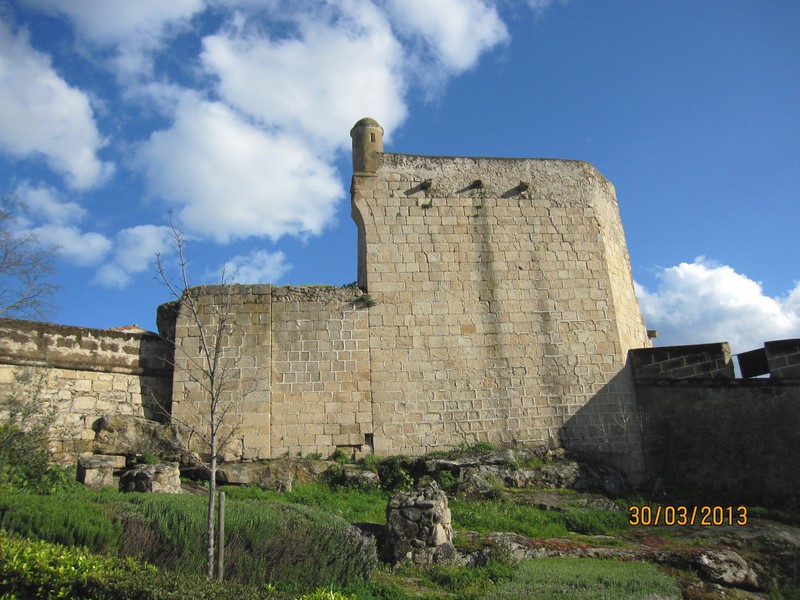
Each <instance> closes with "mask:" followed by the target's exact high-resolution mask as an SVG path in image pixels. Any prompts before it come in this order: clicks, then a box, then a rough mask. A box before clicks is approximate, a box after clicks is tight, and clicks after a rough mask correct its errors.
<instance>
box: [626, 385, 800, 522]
mask: <svg viewBox="0 0 800 600" xmlns="http://www.w3.org/2000/svg"><path fill="white" fill-rule="evenodd" d="M636 396H637V400H638V403H639V410H640V413H641V414H643V415H644V417H645V427H644V433H643V448H644V454H645V460H646V465H647V470H648V472H649V473H650V474H651V476H653V477H654V478H658V479H660V485H663V488H664V489H665V490H666V491H667V492H669V493H672V494H677V495H678V497H681V496H683V497H685V498H689V499H691V500H692V501H693V502H707V503H713V504H720V503H726V504H728V503H730V504H739V503H744V504H750V505H763V506H779V507H788V508H791V507H792V506H794V508H795V509H796V508H797V502H798V501H800V386H798V385H796V384H794V385H792V384H790V383H788V382H785V381H783V382H782V381H779V380H770V379H750V380H736V381H727V382H721V381H718V380H711V379H707V380H700V381H691V380H683V381H676V380H673V381H669V380H662V381H650V382H647V383H643V382H641V381H640V382H638V383H637V385H636Z"/></svg>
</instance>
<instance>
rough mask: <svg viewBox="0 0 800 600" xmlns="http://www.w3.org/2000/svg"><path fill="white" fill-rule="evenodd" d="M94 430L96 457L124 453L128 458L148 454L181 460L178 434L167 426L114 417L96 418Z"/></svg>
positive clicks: (135, 418) (147, 421) (154, 422)
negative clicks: (97, 455)
mask: <svg viewBox="0 0 800 600" xmlns="http://www.w3.org/2000/svg"><path fill="white" fill-rule="evenodd" d="M93 429H94V431H95V438H94V453H95V454H124V455H126V456H129V457H143V456H145V455H148V454H150V455H155V456H160V457H163V458H168V459H170V460H180V458H181V456H182V455H183V454H184V450H183V446H182V444H181V443H180V440H179V438H178V435H177V433H176V431H175V429H174V428H173V427H171V426H170V425H169V424H165V423H159V422H157V421H151V420H149V419H144V418H142V417H134V416H129V415H128V416H126V415H115V416H110V417H109V416H106V417H102V418H100V419H98V420H97V421H96V422H95V423H94V425H93Z"/></svg>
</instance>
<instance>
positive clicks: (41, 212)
mask: <svg viewBox="0 0 800 600" xmlns="http://www.w3.org/2000/svg"><path fill="white" fill-rule="evenodd" d="M16 193H17V194H18V195H19V197H20V199H21V200H22V203H23V205H24V206H25V207H26V209H27V210H28V211H29V212H30V213H33V215H35V216H38V217H40V218H41V219H43V220H45V221H46V222H48V223H59V224H60V223H72V222H77V221H80V220H81V219H83V217H85V216H86V209H84V208H83V207H82V206H81V205H80V204H78V203H77V202H63V201H62V200H61V199H60V198H59V193H58V191H56V190H55V189H54V188H52V187H49V186H47V185H43V184H39V185H33V184H31V183H30V182H27V181H25V182H23V183H22V184H20V185H19V186H17V189H16Z"/></svg>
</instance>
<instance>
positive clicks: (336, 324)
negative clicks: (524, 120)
mask: <svg viewBox="0 0 800 600" xmlns="http://www.w3.org/2000/svg"><path fill="white" fill-rule="evenodd" d="M382 134H383V130H382V129H381V128H380V126H379V125H378V124H377V123H375V122H374V121H372V120H369V119H365V120H362V121H360V122H359V123H358V124H357V125H356V127H354V129H353V131H352V136H353V161H354V165H353V166H354V176H353V183H352V208H353V218H354V220H355V222H356V224H357V227H358V233H359V242H358V243H359V263H358V284H359V286H360V288H361V289H362V290H365V291H366V292H367V293H368V298H369V302H366V301H364V300H363V299H362V300H361V301H359V300H358V294H360V293H361V292H359V291H358V290H352V289H350V290H348V289H340V288H335V289H328V290H324V289H317V290H316V291H315V292H314V293H313V294H312V291H313V290H314V288H272V287H270V286H244V287H242V288H241V289H239V290H237V292H236V308H235V312H236V323H237V326H238V327H237V330H236V332H235V333H234V338H235V339H234V340H232V342H231V344H230V352H231V354H230V356H236V357H239V360H240V366H241V369H242V371H241V374H240V376H239V377H238V379H239V382H240V386H241V390H240V393H241V395H242V398H243V401H244V407H243V409H242V411H241V413H240V415H239V416H238V417H237V418H240V419H241V422H240V423H239V422H237V425H238V427H239V431H240V432H241V435H240V437H239V443H238V446H236V447H233V448H231V456H230V458H233V457H238V456H242V457H244V458H248V459H255V458H272V457H278V456H282V455H285V454H286V453H289V454H291V455H295V454H296V453H301V454H307V453H309V452H319V453H321V454H323V455H325V454H328V453H330V452H331V451H332V450H333V449H334V448H336V447H342V446H345V447H347V448H349V449H352V450H354V451H356V452H363V451H370V450H373V451H374V452H375V453H376V454H380V455H387V454H397V453H410V454H418V453H422V452H427V451H431V450H435V449H444V448H451V447H453V446H457V445H459V444H461V443H465V442H466V443H470V444H471V443H474V442H477V441H490V442H512V441H518V442H528V443H549V444H552V445H557V444H561V443H566V444H571V445H573V446H575V445H582V446H587V447H588V446H592V447H596V446H597V443H596V440H595V439H594V437H595V436H594V433H593V432H594V429H595V427H596V425H597V424H598V423H599V422H602V421H603V419H608V418H610V417H611V415H613V414H614V413H615V412H616V411H618V410H620V406H625V407H628V408H630V409H631V410H635V409H634V407H633V402H634V398H633V387H632V380H631V377H630V374H629V372H628V370H627V368H626V366H625V357H626V353H627V351H628V349H629V348H638V347H646V346H649V340H648V338H647V335H646V331H645V328H644V323H643V321H642V317H641V313H640V311H639V306H638V302H637V300H636V297H635V295H634V291H633V281H632V277H631V273H630V266H629V262H628V256H627V250H626V245H625V239H624V235H623V232H622V226H621V223H620V219H619V214H618V210H617V205H616V199H615V196H614V190H613V187H612V186H611V184H610V183H609V182H608V181H606V180H605V179H604V178H603V177H602V176H601V175H600V174H599V173H597V171H596V170H595V169H594V168H593V167H591V166H590V165H587V164H585V163H580V162H575V161H558V160H529V159H511V160H509V159H487V158H444V157H421V156H410V155H402V154H387V153H383V152H382ZM213 293H214V291H213V289H212V288H209V289H208V294H209V295H213ZM309 294H311V295H309ZM196 333H197V332H193V331H191V330H190V329H189V328H188V326H187V325H186V322H185V315H182V316H180V317H179V319H178V325H177V345H178V350H177V353H176V367H177V368H176V372H175V385H174V394H173V407H174V408H173V414H174V415H176V416H177V417H179V418H182V419H187V417H189V416H190V415H192V414H195V413H199V412H200V411H201V410H202V409H201V406H200V405H198V404H197V402H199V401H200V398H201V396H200V394H199V390H197V389H194V390H188V389H187V385H188V384H189V383H190V382H188V378H187V377H186V373H185V371H186V369H188V368H189V363H188V359H182V358H181V357H189V356H193V355H192V353H193V352H196V347H197V344H196V340H193V338H195V336H196ZM182 360H183V362H181V361H182ZM195 388H196V386H195ZM590 401H591V406H590V409H588V410H587V409H585V408H584V407H585V406H586V405H587V403H589V402H590ZM581 408H584V410H583V412H582V413H581V414H580V415H577V414H576V413H578V410H579V409H581ZM613 450H616V451H626V452H627V451H630V450H631V449H630V448H627V447H625V448H614V449H613ZM632 455H636V452H635V451H634V452H633V454H632ZM636 466H640V465H634V467H636Z"/></svg>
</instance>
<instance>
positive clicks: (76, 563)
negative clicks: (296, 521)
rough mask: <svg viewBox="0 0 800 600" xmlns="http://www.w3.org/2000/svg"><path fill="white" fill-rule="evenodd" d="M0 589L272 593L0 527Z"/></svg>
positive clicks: (25, 593)
mask: <svg viewBox="0 0 800 600" xmlns="http://www.w3.org/2000/svg"><path fill="white" fill-rule="evenodd" d="M0 593H1V594H2V597H4V598H6V597H8V598H16V597H20V598H76V599H77V598H92V599H97V600H162V599H167V598H178V597H180V598H193V599H194V598H196V599H201V600H202V599H208V600H211V599H215V600H256V599H257V598H258V599H264V598H270V597H275V596H274V595H273V594H270V593H269V590H268V589H267V588H264V587H260V588H259V587H255V586H243V585H239V584H235V583H230V582H224V583H221V582H216V581H210V580H208V579H206V578H205V577H200V576H195V577H192V576H186V575H179V574H177V573H166V572H162V571H159V570H158V569H156V568H155V567H153V566H152V565H148V564H142V563H139V562H137V561H135V560H133V559H127V560H121V559H118V558H112V557H107V556H97V555H94V554H91V553H90V552H88V551H87V550H85V549H81V548H68V547H65V546H62V545H60V544H51V543H48V542H42V541H30V540H23V539H17V538H14V537H10V536H8V534H6V533H5V532H2V531H0Z"/></svg>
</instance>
